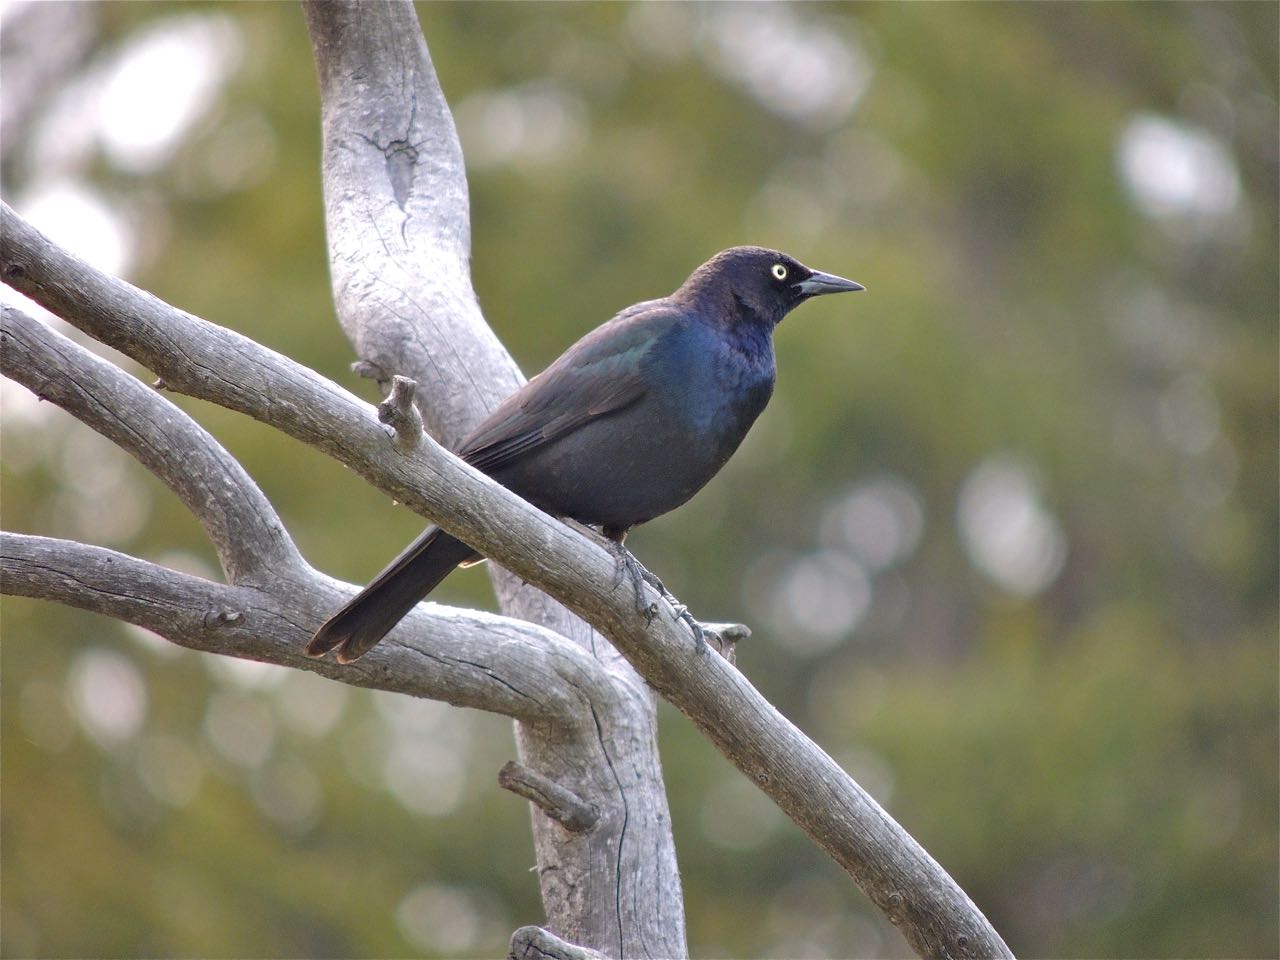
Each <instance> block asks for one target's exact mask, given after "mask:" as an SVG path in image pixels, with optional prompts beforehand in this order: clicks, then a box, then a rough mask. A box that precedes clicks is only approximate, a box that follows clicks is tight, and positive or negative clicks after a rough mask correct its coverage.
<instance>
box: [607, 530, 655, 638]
mask: <svg viewBox="0 0 1280 960" xmlns="http://www.w3.org/2000/svg"><path fill="white" fill-rule="evenodd" d="M605 543H606V544H607V545H608V548H609V551H610V552H611V553H612V554H613V555H614V556H615V557H616V558H617V560H618V573H617V577H616V579H615V580H614V581H613V585H614V587H615V588H616V587H618V586H619V585H621V583H622V578H623V577H629V578H630V580H631V589H632V590H633V591H634V592H635V598H636V613H638V614H640V616H642V617H644V622H645V624H646V625H648V624H650V623H653V618H654V617H656V616H657V615H658V605H657V604H656V603H648V602H647V601H646V600H645V596H644V584H646V583H647V584H649V585H650V586H652V587H654V589H656V590H657V591H658V592H659V593H665V590H664V589H663V587H662V581H661V580H659V579H658V578H657V577H655V576H654V575H653V574H652V573H650V572H649V571H648V570H646V569H645V566H644V564H643V563H641V562H640V561H639V560H637V559H636V555H635V554H634V553H632V552H631V551H630V550H628V549H627V548H626V547H624V546H623V545H622V544H621V543H619V542H618V541H616V540H606V541H605Z"/></svg>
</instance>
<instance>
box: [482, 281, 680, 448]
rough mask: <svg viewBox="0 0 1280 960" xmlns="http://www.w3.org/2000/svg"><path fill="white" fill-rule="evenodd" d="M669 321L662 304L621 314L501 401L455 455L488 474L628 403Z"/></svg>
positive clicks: (644, 385) (642, 384)
mask: <svg viewBox="0 0 1280 960" xmlns="http://www.w3.org/2000/svg"><path fill="white" fill-rule="evenodd" d="M676 322H678V317H677V316H676V315H675V314H674V311H672V310H671V309H669V308H666V307H665V304H664V302H663V301H651V302H649V303H642V304H636V305H635V306H634V307H630V308H628V309H627V310H624V311H623V312H622V313H620V314H618V316H616V317H615V318H614V319H613V320H611V321H610V322H608V323H606V324H604V325H603V326H601V327H598V328H597V329H595V330H593V331H592V332H591V333H589V334H587V335H586V336H585V337H583V338H582V339H581V340H579V341H578V342H577V343H575V344H574V345H573V346H572V347H570V348H569V349H568V350H567V351H565V353H564V354H563V355H562V356H561V357H560V359H558V360H556V361H555V363H553V364H551V366H549V367H548V368H547V369H546V370H544V371H542V373H540V374H538V375H537V376H536V377H534V378H533V379H532V380H530V381H529V382H528V383H526V384H525V385H524V386H523V387H521V388H520V389H519V390H517V391H516V392H515V393H514V394H512V395H511V396H510V397H508V398H507V399H506V400H504V401H503V402H502V404H501V405H500V406H499V407H498V409H496V410H495V411H494V412H493V413H492V414H490V416H489V417H488V418H487V419H486V420H485V421H484V422H483V423H481V424H480V426H478V427H477V428H476V429H475V430H474V431H473V432H472V433H471V435H470V436H469V437H467V439H466V440H465V441H463V444H462V446H461V448H460V449H459V450H458V455H459V456H460V457H462V459H463V460H466V461H467V463H469V464H471V465H472V466H473V467H475V468H476V469H478V470H483V471H485V472H486V473H490V472H493V471H495V470H498V469H500V468H501V467H502V466H504V465H505V464H507V463H510V462H511V461H512V460H514V459H516V458H518V457H520V456H522V455H525V454H527V453H529V452H531V451H533V450H536V449H537V448H538V447H540V446H542V445H543V444H546V443H549V442H551V441H553V440H555V439H557V438H558V437H563V436H564V435H566V434H568V433H571V432H572V431H574V430H576V429H577V428H579V427H581V426H582V425H583V424H585V423H588V422H590V421H592V420H594V419H596V418H598V417H602V416H605V415H606V414H609V413H614V412H617V411H618V410H622V409H623V408H625V407H628V406H630V405H631V404H633V403H635V402H636V401H638V400H639V399H640V398H641V397H643V396H644V394H645V392H646V390H647V389H648V381H647V380H646V378H645V376H644V372H643V360H644V356H645V354H647V353H648V352H649V350H650V349H651V348H652V347H653V345H654V343H655V342H656V341H657V339H658V338H659V337H661V336H662V334H663V333H665V332H666V331H667V330H669V329H670V328H671V327H672V326H673V325H674V324H675V323H676Z"/></svg>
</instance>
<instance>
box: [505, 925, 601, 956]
mask: <svg viewBox="0 0 1280 960" xmlns="http://www.w3.org/2000/svg"><path fill="white" fill-rule="evenodd" d="M507 958H508V960H606V958H605V955H604V954H603V953H600V952H599V951H598V950H592V949H590V948H589V947H580V946H578V945H577V944H573V943H569V942H568V941H565V940H561V939H560V938H559V937H557V936H556V935H555V934H554V933H552V932H551V931H550V930H544V929H542V927H521V928H520V929H519V930H517V931H516V932H515V933H513V934H512V935H511V947H510V949H509V950H508V952H507Z"/></svg>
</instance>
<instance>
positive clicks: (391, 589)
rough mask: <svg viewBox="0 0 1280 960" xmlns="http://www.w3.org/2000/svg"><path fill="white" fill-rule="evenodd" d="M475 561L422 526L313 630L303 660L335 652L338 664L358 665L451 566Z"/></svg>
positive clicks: (454, 543)
mask: <svg viewBox="0 0 1280 960" xmlns="http://www.w3.org/2000/svg"><path fill="white" fill-rule="evenodd" d="M478 557H479V554H477V553H476V552H475V551H474V550H472V549H471V548H470V547H468V546H467V545H466V544H465V543H463V542H462V541H461V540H458V539H456V538H454V537H451V536H449V534H447V533H445V532H444V531H443V530H441V529H440V528H439V527H428V528H427V529H426V531H425V532H424V533H423V534H422V536H420V537H418V539H417V540H415V541H413V543H411V544H409V546H408V547H407V548H406V549H405V551H404V552H403V553H402V554H400V556H398V557H396V558H395V559H394V560H392V561H391V564H390V565H389V566H388V567H387V568H386V569H385V570H383V571H382V572H381V573H380V574H378V575H377V576H376V577H374V578H373V581H372V582H371V583H370V584H369V585H368V586H367V587H365V588H364V589H363V590H361V591H360V592H359V593H357V594H356V595H355V597H353V598H352V599H351V601H350V602H349V603H348V604H347V605H346V606H345V607H343V608H342V609H341V610H339V611H338V612H337V613H335V614H334V615H333V616H332V617H330V618H329V619H328V621H326V622H325V625H324V626H322V627H321V628H320V629H319V630H317V631H316V635H315V636H314V637H312V638H311V642H310V643H308V644H307V649H306V654H307V656H309V657H323V656H324V655H325V654H326V653H328V652H329V651H330V650H332V649H333V648H334V647H337V648H338V662H339V663H351V662H352V661H353V660H358V659H359V658H360V657H362V656H364V655H365V654H366V653H368V652H369V651H370V650H371V649H373V646H374V644H376V643H377V642H378V641H379V640H381V639H382V638H383V637H385V636H386V635H387V633H388V632H389V631H390V630H391V628H392V627H394V626H395V625H396V624H397V623H399V622H400V621H401V620H402V619H403V618H404V616H405V614H407V613H408V612H409V611H410V610H412V609H413V608H414V605H415V604H417V602H418V601H419V600H421V599H422V598H423V597H425V596H426V595H427V594H428V593H430V592H431V591H432V590H434V589H435V587H436V585H437V584H439V583H440V581H441V580H443V579H444V578H445V577H447V576H448V575H449V573H450V571H452V570H453V568H454V567H456V566H458V564H460V563H463V562H465V561H468V560H472V561H474V560H475V559H477V558H478Z"/></svg>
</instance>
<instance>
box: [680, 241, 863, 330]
mask: <svg viewBox="0 0 1280 960" xmlns="http://www.w3.org/2000/svg"><path fill="white" fill-rule="evenodd" d="M864 289H866V288H865V287H863V286H862V284H860V283H855V282H854V281H852V280H846V279H844V278H843V277H837V276H835V275H833V274H830V273H823V272H822V271H821V270H814V269H812V268H811V267H806V266H805V265H804V264H803V263H801V262H800V261H799V260H797V259H796V258H795V257H791V256H788V255H787V254H785V253H781V252H779V251H777V250H769V249H767V248H765V247H730V248H729V249H728V250H722V251H720V252H719V253H717V254H716V255H715V256H714V257H712V258H711V259H710V260H708V261H707V262H706V263H704V264H703V265H702V266H700V267H699V268H698V269H697V270H695V271H693V273H692V274H691V275H690V277H689V279H688V280H686V281H685V282H684V284H683V285H682V286H681V287H680V289H679V290H678V291H677V292H676V295H677V296H683V297H688V298H694V299H697V300H701V301H703V302H710V303H715V304H719V305H725V306H728V307H729V309H731V310H732V311H734V312H735V313H736V314H739V315H741V314H743V313H745V314H747V316H748V317H749V318H750V319H754V320H759V321H765V322H768V323H771V324H777V323H778V322H779V321H780V320H781V319H782V318H783V317H785V316H786V315H787V314H788V313H789V312H791V311H792V310H794V309H795V308H796V307H798V306H799V305H800V304H802V303H804V301H806V300H808V299H809V298H810V297H818V296H822V295H823V294H825V293H852V292H854V291H857V290H864Z"/></svg>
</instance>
